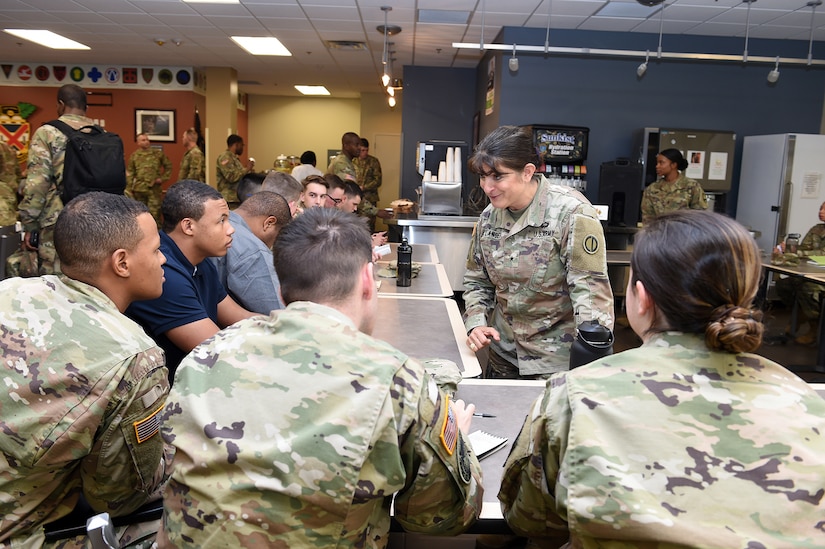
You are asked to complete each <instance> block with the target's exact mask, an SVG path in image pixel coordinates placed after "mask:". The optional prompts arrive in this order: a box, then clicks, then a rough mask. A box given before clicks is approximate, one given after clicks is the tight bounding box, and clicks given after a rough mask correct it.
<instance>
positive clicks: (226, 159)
mask: <svg viewBox="0 0 825 549" xmlns="http://www.w3.org/2000/svg"><path fill="white" fill-rule="evenodd" d="M216 168H217V174H218V190H219V191H220V192H221V194H222V195H223V198H224V200H226V202H227V203H229V204H237V203H238V181H240V180H241V178H242V177H243V176H245V175H246V174H248V173H249V170H247V169H246V168H245V167H244V165H243V164H241V160H240V158H238V155H237V154H235V153H233V152H232V151H230V150H229V149H227V150H225V151H223V152H222V153H221V155H220V156H219V157H218V160H217V163H216Z"/></svg>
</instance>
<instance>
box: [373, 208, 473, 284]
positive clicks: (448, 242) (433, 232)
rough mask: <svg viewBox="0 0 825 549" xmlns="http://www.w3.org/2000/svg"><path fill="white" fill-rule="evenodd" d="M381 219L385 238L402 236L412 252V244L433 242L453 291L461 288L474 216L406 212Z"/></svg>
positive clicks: (394, 240) (398, 238)
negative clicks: (386, 232)
mask: <svg viewBox="0 0 825 549" xmlns="http://www.w3.org/2000/svg"><path fill="white" fill-rule="evenodd" d="M383 221H384V223H386V224H387V225H388V226H389V231H388V236H389V239H390V240H392V241H393V242H400V241H401V239H402V238H406V239H407V242H409V243H410V244H412V246H413V253H415V245H416V244H432V245H434V246H435V249H436V251H437V252H438V258H439V259H440V260H441V264H442V265H444V269H445V270H446V271H447V278H448V279H449V280H450V284H451V285H452V287H453V290H455V291H457V292H460V291H464V271H465V270H466V264H467V251H468V250H469V249H470V240H471V238H472V236H473V229H474V228H475V225H476V223H477V222H478V217H471V216H462V215H425V214H414V213H410V214H397V215H396V216H395V217H394V218H392V219H384V220H383Z"/></svg>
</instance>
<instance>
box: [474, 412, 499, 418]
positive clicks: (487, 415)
mask: <svg viewBox="0 0 825 549" xmlns="http://www.w3.org/2000/svg"><path fill="white" fill-rule="evenodd" d="M473 417H496V416H494V415H493V414H482V413H480V412H476V413H474V414H473Z"/></svg>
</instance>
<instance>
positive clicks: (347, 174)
mask: <svg viewBox="0 0 825 549" xmlns="http://www.w3.org/2000/svg"><path fill="white" fill-rule="evenodd" d="M327 172H328V173H334V174H335V175H337V176H338V177H340V178H341V179H343V180H344V181H347V180H349V181H354V182H355V183H358V175H357V173H356V171H355V164H353V163H352V160H350V159H349V157H348V156H347V155H346V154H344V153H341V154H339V155H338V156H336V157H335V158H333V159H332V162H330V163H329V167H328V168H327Z"/></svg>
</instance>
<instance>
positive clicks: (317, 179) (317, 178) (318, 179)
mask: <svg viewBox="0 0 825 549" xmlns="http://www.w3.org/2000/svg"><path fill="white" fill-rule="evenodd" d="M310 183H317V184H319V185H323V186H324V187H326V188H327V189H329V182H328V181H327V179H326V176H325V175H308V176H307V177H305V178H304V180H303V181H301V186H302V187H303V189H304V190H306V188H307V185H309V184H310Z"/></svg>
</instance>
